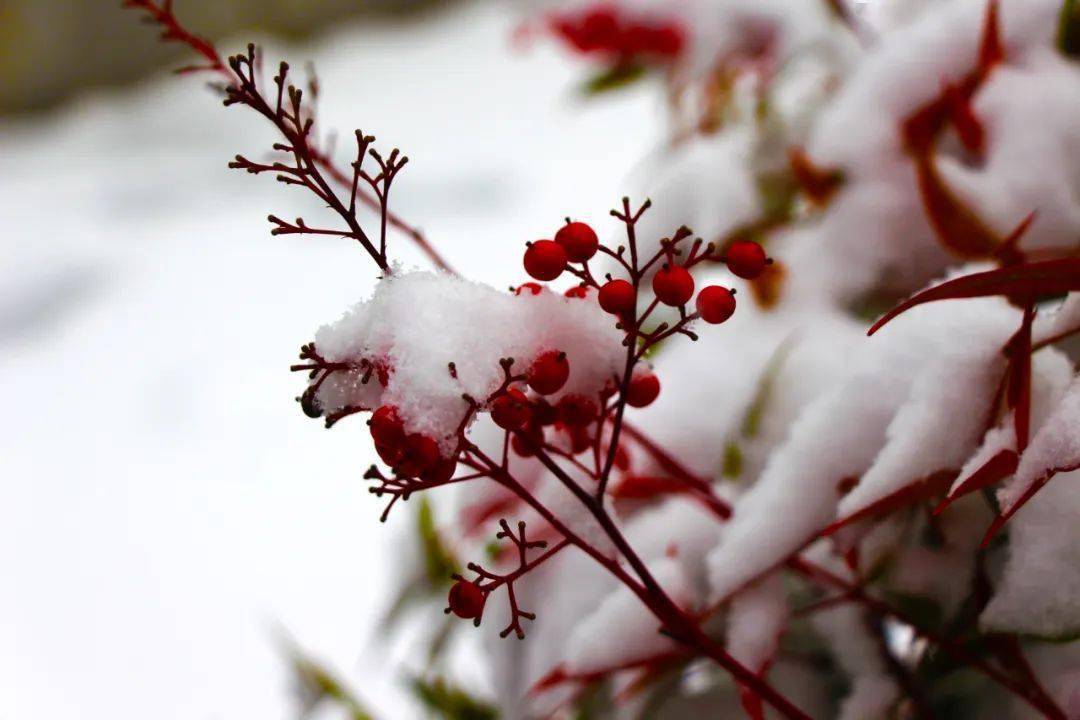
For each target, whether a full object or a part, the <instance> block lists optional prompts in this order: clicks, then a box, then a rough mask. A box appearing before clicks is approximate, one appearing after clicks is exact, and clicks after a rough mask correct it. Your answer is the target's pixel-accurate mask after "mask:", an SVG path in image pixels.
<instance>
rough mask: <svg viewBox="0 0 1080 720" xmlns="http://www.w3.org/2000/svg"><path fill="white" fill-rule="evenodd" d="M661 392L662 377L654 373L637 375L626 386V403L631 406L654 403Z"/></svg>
mask: <svg viewBox="0 0 1080 720" xmlns="http://www.w3.org/2000/svg"><path fill="white" fill-rule="evenodd" d="M659 394H660V378H658V377H656V376H655V375H653V374H652V373H643V374H641V375H636V376H635V377H633V378H632V379H631V380H630V385H629V386H628V387H627V388H626V404H627V405H629V406H630V407H636V408H643V407H646V406H648V405H652V402H653V400H655V399H656V398H657V396H658V395H659Z"/></svg>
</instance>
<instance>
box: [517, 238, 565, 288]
mask: <svg viewBox="0 0 1080 720" xmlns="http://www.w3.org/2000/svg"><path fill="white" fill-rule="evenodd" d="M565 268H566V251H565V250H563V247H562V245H560V244H559V243H557V242H555V241H554V240H537V241H536V242H534V243H532V244H531V245H529V247H528V249H527V250H525V272H527V273H529V275H531V276H532V277H534V278H536V279H537V280H554V279H555V278H557V277H559V276H560V275H562V271H563V270H564V269H565Z"/></svg>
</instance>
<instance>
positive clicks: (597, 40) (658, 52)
mask: <svg viewBox="0 0 1080 720" xmlns="http://www.w3.org/2000/svg"><path fill="white" fill-rule="evenodd" d="M550 25H551V30H552V32H553V33H554V34H555V35H556V36H557V37H559V38H561V39H562V40H563V41H564V42H565V43H566V44H567V45H569V46H570V47H572V48H573V49H575V50H576V51H578V52H580V53H585V54H596V55H603V56H607V57H613V58H616V59H621V60H626V59H629V58H634V59H637V58H650V59H654V60H671V59H673V58H676V57H678V56H679V55H680V54H681V53H682V52H683V49H684V48H685V46H686V31H685V30H684V29H683V27H682V25H680V24H679V23H677V22H675V21H673V20H666V19H659V18H645V17H631V16H628V15H626V14H621V13H620V9H619V8H618V7H616V6H614V5H611V4H607V3H601V4H598V5H594V6H592V7H588V8H586V9H584V10H582V11H577V12H574V13H566V14H557V15H554V16H553V17H552V18H551V21H550Z"/></svg>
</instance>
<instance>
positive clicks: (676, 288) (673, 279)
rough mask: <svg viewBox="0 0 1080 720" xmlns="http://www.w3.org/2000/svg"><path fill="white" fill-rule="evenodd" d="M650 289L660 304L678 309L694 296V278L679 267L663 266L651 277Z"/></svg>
mask: <svg viewBox="0 0 1080 720" xmlns="http://www.w3.org/2000/svg"><path fill="white" fill-rule="evenodd" d="M652 288H653V292H654V293H656V297H657V298H659V299H660V302H662V303H664V304H665V305H670V306H672V307H679V306H680V305H685V304H686V303H687V302H689V301H690V298H692V297H693V296H694V276H693V275H691V274H690V273H689V272H688V271H687V269H686V268H684V267H680V266H679V265H664V267H662V268H660V270H659V271H658V272H657V273H656V274H655V275H653V279H652Z"/></svg>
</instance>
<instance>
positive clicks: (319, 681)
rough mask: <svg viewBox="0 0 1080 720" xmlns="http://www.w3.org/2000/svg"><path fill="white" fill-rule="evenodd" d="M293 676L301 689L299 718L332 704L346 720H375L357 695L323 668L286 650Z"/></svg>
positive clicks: (291, 649)
mask: <svg viewBox="0 0 1080 720" xmlns="http://www.w3.org/2000/svg"><path fill="white" fill-rule="evenodd" d="M287 653H288V656H289V661H290V663H291V664H292V669H293V674H294V675H295V677H296V680H297V684H298V685H299V687H300V695H301V702H302V704H303V707H302V714H303V715H306V714H307V713H308V712H310V711H311V710H313V709H314V708H315V706H316V705H320V704H323V703H330V704H333V705H335V706H337V707H339V708H341V709H342V710H344V711H345V712H346V713H348V715H347V717H348V718H349V720H374V715H372V714H371V713H369V712H368V711H367V709H366V708H365V707H364V706H363V704H362V703H361V702H360V700H359V699H358V698H357V697H356V695H355V694H354V693H353V692H352V691H351V690H350V689H349V688H348V686H346V684H345V683H344V682H343V681H342V680H341V679H340V678H338V676H337V675H335V674H334V673H333V672H332V671H330V670H329V669H327V668H326V667H325V666H324V665H322V664H320V663H319V662H317V661H315V660H313V659H312V658H310V657H308V656H307V655H305V654H304V653H303V652H302V651H301V650H300V649H299V648H297V647H295V646H291V645H290V646H289V648H288V650H287Z"/></svg>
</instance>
